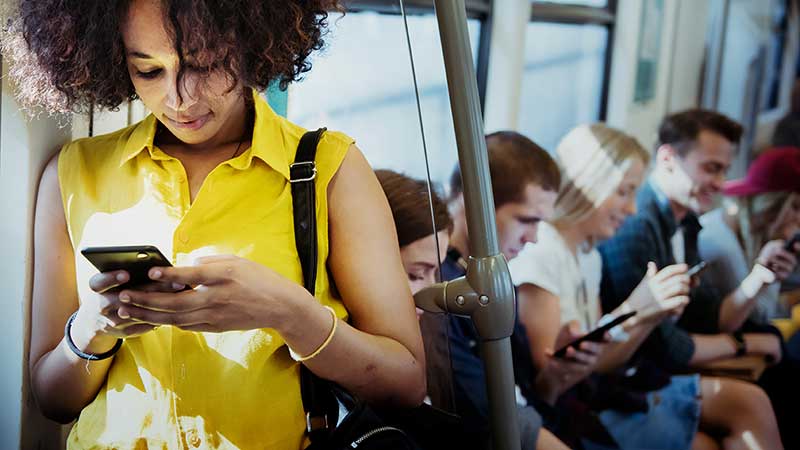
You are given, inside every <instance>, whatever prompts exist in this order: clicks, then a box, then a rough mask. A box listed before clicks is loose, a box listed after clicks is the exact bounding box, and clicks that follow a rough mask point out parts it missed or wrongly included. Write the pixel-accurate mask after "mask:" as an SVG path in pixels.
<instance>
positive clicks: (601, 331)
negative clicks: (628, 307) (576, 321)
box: [553, 311, 636, 358]
mask: <svg viewBox="0 0 800 450" xmlns="http://www.w3.org/2000/svg"><path fill="white" fill-rule="evenodd" d="M635 315H636V311H631V312H629V313H625V314H623V315H621V316H618V317H616V318H615V319H614V320H612V321H611V322H608V323H607V324H605V325H603V326H600V327H597V328H595V329H594V330H592V331H590V332H589V333H586V334H584V335H583V336H581V337H579V338H578V339H575V340H574V341H572V342H570V343H569V344H567V345H565V346H564V347H562V348H560V349H559V350H558V351H557V352H555V353H554V354H553V356H555V357H556V358H563V357H564V356H565V355H566V354H567V349H568V348H570V347H573V348H576V349H577V348H578V346H579V345H581V342H584V341H590V342H601V341H602V340H603V337H604V336H605V334H606V331H608V330H610V329H612V328H614V327H615V326H617V325H619V324H621V323H622V322H625V321H626V320H628V319H630V318H631V317H633V316H635Z"/></svg>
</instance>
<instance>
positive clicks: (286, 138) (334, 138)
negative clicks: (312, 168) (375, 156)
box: [280, 117, 355, 180]
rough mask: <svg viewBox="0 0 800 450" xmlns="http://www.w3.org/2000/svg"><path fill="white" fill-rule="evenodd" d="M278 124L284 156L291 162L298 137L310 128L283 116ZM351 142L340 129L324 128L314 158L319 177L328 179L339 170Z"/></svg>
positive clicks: (295, 150) (353, 141) (353, 142)
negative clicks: (279, 125)
mask: <svg viewBox="0 0 800 450" xmlns="http://www.w3.org/2000/svg"><path fill="white" fill-rule="evenodd" d="M280 124H281V134H282V135H283V142H284V149H285V151H286V157H287V160H288V161H290V162H291V161H294V158H295V155H296V153H297V146H298V144H299V143H300V138H301V137H303V134H305V133H306V132H307V131H310V130H308V129H306V128H303V127H301V126H300V125H297V124H295V123H293V122H291V121H289V120H288V119H286V118H283V117H281V118H280ZM353 144H355V139H353V138H351V137H350V136H348V135H347V134H345V133H342V132H340V131H334V130H326V131H325V133H323V135H322V137H321V138H320V141H319V143H318V144H317V153H316V158H315V160H316V163H317V169H318V170H319V175H320V177H322V178H323V179H326V180H330V179H331V178H332V177H333V175H334V174H335V173H336V172H337V171H338V170H339V167H340V166H341V164H342V161H344V157H345V156H346V155H347V151H348V150H349V149H350V147H351V146H352V145H353Z"/></svg>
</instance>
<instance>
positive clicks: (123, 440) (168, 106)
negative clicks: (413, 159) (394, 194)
mask: <svg viewBox="0 0 800 450" xmlns="http://www.w3.org/2000/svg"><path fill="white" fill-rule="evenodd" d="M336 6H337V5H335V4H333V2H329V1H323V0H318V1H290V0H287V1H281V2H275V1H270V2H261V1H233V2H212V1H197V2H178V1H171V0H163V1H162V0H132V1H125V2H92V3H91V4H87V5H86V6H85V7H84V5H83V4H81V6H80V7H78V5H77V4H76V3H74V2H62V1H49V0H46V1H42V0H35V1H34V0H22V1H20V2H19V4H18V19H17V20H16V22H15V23H14V26H13V29H12V35H11V36H10V37H9V39H10V41H7V42H6V47H8V46H9V45H19V46H21V48H20V47H17V48H16V51H15V52H14V58H15V59H16V60H15V61H14V69H13V70H12V73H13V74H14V76H15V77H16V78H17V82H18V83H19V86H20V89H21V99H22V100H25V99H28V100H30V99H39V100H54V101H55V103H57V104H56V105H55V106H53V104H52V103H50V104H48V105H45V106H50V107H51V108H53V109H57V108H59V107H60V108H62V109H63V108H68V109H73V110H76V109H84V108H86V107H87V106H88V105H91V104H94V105H98V106H104V107H109V108H111V107H115V106H117V105H119V104H120V103H122V102H123V101H126V100H129V99H135V98H138V99H141V100H142V102H143V103H144V105H145V106H146V107H147V108H148V109H149V110H150V111H151V112H152V114H151V115H149V116H148V117H147V118H146V119H145V120H143V121H142V122H140V123H138V124H135V125H133V126H131V127H129V128H126V129H123V130H120V131H117V132H114V133H111V134H108V135H104V136H97V137H92V138H88V139H82V140H79V141H76V142H73V143H71V144H68V145H66V146H65V147H64V148H63V149H62V150H61V152H60V153H59V154H58V155H57V156H56V157H54V158H53V159H52V161H51V162H50V163H49V164H48V166H47V168H46V169H45V171H44V174H43V176H42V180H41V184H40V189H39V196H38V202H37V206H36V229H35V242H34V247H35V259H36V266H35V268H34V286H33V305H32V324H31V327H32V330H31V336H32V339H31V345H30V369H31V377H32V389H33V393H34V395H35V397H36V399H37V401H38V404H39V406H40V408H41V410H42V411H43V412H44V413H45V414H46V415H47V416H48V417H51V418H53V419H56V420H60V421H63V422H68V421H71V420H73V419H75V418H77V423H76V424H75V426H74V427H73V428H72V431H71V433H70V436H69V440H68V447H69V448H71V449H78V448H110V447H114V448H125V449H131V448H145V447H147V448H155V447H158V448H162V447H164V448H167V447H168V448H182V447H186V446H192V447H201V448H223V447H224V448H301V447H303V446H304V445H305V444H306V443H307V439H306V437H305V436H304V432H305V427H306V424H305V414H304V411H303V406H302V402H301V398H300V387H299V377H298V374H299V367H300V364H301V363H302V364H304V365H305V366H306V367H308V368H309V369H310V370H311V371H312V372H314V373H315V374H317V375H318V376H320V377H322V378H326V379H330V380H333V381H334V382H336V383H339V384H340V385H342V386H344V387H345V388H347V389H348V390H350V391H352V392H353V393H355V394H356V395H358V396H359V397H361V398H363V399H365V400H367V401H370V402H373V403H381V404H390V405H407V406H412V405H418V404H420V403H421V401H422V399H423V397H424V395H425V364H424V357H423V348H422V340H421V336H420V331H419V326H418V324H417V321H416V318H415V316H414V308H413V301H412V298H411V293H410V291H409V288H408V283H407V282H406V277H405V275H404V272H403V266H402V264H401V259H400V255H399V252H398V247H397V240H396V235H395V232H394V227H393V226H392V218H391V213H390V211H389V208H388V205H387V204H386V199H385V197H384V195H383V193H382V192H381V188H380V185H379V184H378V182H377V180H376V179H375V176H374V174H373V172H372V170H371V168H370V167H369V165H368V164H367V162H366V160H365V159H364V157H363V156H362V154H361V152H360V151H359V150H358V149H357V148H356V147H355V145H354V143H353V140H352V139H350V138H349V137H347V136H345V135H344V134H341V133H336V132H327V133H325V134H324V136H323V137H322V139H321V141H320V142H319V146H318V151H317V158H316V169H317V173H316V181H315V185H316V195H317V211H318V216H317V217H318V219H317V220H318V223H317V225H318V226H317V233H318V236H317V238H318V241H319V262H318V266H317V273H318V275H317V281H316V296H315V297H312V296H311V295H309V294H308V292H307V291H306V290H304V289H303V287H302V272H301V268H300V265H299V262H298V257H297V251H296V246H295V242H294V228H293V219H292V197H291V187H290V183H289V178H290V173H289V165H290V164H291V163H292V161H293V160H294V156H295V151H296V148H297V145H298V141H299V139H300V136H301V135H302V134H303V132H304V131H305V130H302V129H301V128H299V127H297V126H295V125H293V124H291V123H289V122H288V121H286V120H285V119H283V118H281V117H279V116H277V115H276V114H275V113H274V112H273V111H272V110H271V109H270V108H269V106H268V105H267V103H266V102H265V101H264V100H263V99H262V97H261V96H260V95H259V94H258V91H261V90H263V89H265V88H266V87H267V85H268V84H269V83H270V82H272V81H274V80H280V81H281V82H283V83H287V82H290V81H293V80H295V79H297V78H298V77H299V76H300V74H301V73H303V72H305V71H307V70H309V68H310V63H309V62H308V60H307V57H308V56H309V54H310V53H311V52H312V51H313V50H316V49H318V48H319V47H320V46H321V45H322V40H321V35H322V32H323V31H324V27H325V22H326V11H327V10H328V9H329V8H332V7H336ZM4 54H5V53H4ZM42 94H46V95H42ZM127 244H150V245H155V246H157V247H158V248H159V249H160V250H161V252H162V253H164V254H165V255H167V256H168V258H170V259H171V261H172V263H173V264H174V265H175V267H162V268H154V269H152V270H150V272H149V277H150V279H151V280H152V282H151V283H149V284H146V285H139V286H127V285H125V284H124V283H125V282H126V281H127V280H128V279H129V276H130V275H129V274H128V273H126V272H125V271H115V272H110V273H96V271H94V270H93V269H92V268H91V266H90V265H89V264H88V262H86V261H85V260H84V259H83V257H82V256H81V255H80V252H79V250H80V249H81V248H83V247H86V246H100V245H127ZM376 260H381V261H383V263H382V264H363V261H376ZM334 284H335V286H336V289H333V287H332V286H333V285H334ZM186 286H188V287H191V288H192V289H188V290H183V289H184V287H186ZM68 319H69V320H68ZM65 324H67V326H66V332H65ZM82 358H88V359H82ZM299 361H301V362H299Z"/></svg>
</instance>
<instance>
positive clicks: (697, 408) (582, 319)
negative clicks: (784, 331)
mask: <svg viewBox="0 0 800 450" xmlns="http://www.w3.org/2000/svg"><path fill="white" fill-rule="evenodd" d="M557 158H558V162H559V167H560V170H561V176H562V182H561V188H560V191H559V196H558V200H557V202H556V208H555V214H554V217H553V220H552V221H551V223H550V224H542V226H541V228H540V235H539V243H538V244H536V245H528V246H526V247H525V249H524V250H523V251H522V252H521V253H520V255H519V257H518V258H516V259H515V260H513V261H512V262H511V271H512V277H513V279H514V283H515V284H516V285H517V286H518V287H519V291H518V292H519V311H520V320H521V322H522V323H523V324H524V325H525V328H526V331H527V334H528V339H529V341H530V347H531V358H532V359H533V363H534V365H535V366H536V367H537V368H538V370H539V372H538V378H539V379H537V386H540V387H541V393H542V394H543V395H549V396H550V399H549V400H550V401H551V402H552V401H553V395H554V394H558V395H561V394H563V393H564V392H566V391H567V390H568V389H570V388H571V387H572V386H573V385H574V384H576V383H577V382H579V381H580V380H548V377H547V373H548V366H550V365H551V364H554V363H556V364H557V363H559V362H556V360H558V359H559V358H555V357H553V355H552V351H553V350H554V349H555V348H559V347H561V346H562V345H564V344H565V343H566V342H564V341H565V340H566V339H565V337H567V336H569V337H571V336H572V335H574V334H576V333H575V332H576V331H577V330H580V333H579V334H581V333H585V332H587V331H589V330H591V329H593V328H595V327H596V326H597V325H598V322H602V321H603V318H602V317H601V315H602V313H601V306H600V296H599V291H600V278H601V274H602V261H601V258H600V256H599V254H598V252H597V250H596V249H595V248H594V243H595V242H597V241H600V240H604V239H608V238H610V237H612V236H613V235H614V234H615V233H616V231H617V229H618V228H619V227H620V225H622V223H623V221H624V220H625V218H626V217H627V216H629V215H631V214H633V213H634V212H635V193H636V190H637V188H638V187H639V185H640V184H641V182H642V179H643V177H644V172H645V169H646V167H647V164H648V162H649V155H648V153H647V152H646V151H645V150H644V148H642V146H641V145H640V144H639V143H638V142H637V141H636V140H635V139H633V138H631V137H629V136H627V135H625V134H624V133H622V132H620V131H618V130H615V129H612V128H610V127H608V126H606V125H603V124H595V125H583V126H579V127H577V128H575V129H573V130H572V131H571V132H570V133H569V134H567V136H565V137H564V139H562V141H561V143H560V144H559V146H558V149H557ZM686 272H687V267H686V265H684V264H677V265H673V266H668V267H664V268H662V269H661V270H660V271H657V270H656V267H655V265H654V264H652V263H651V264H650V265H649V267H648V272H647V275H646V276H645V278H644V279H643V280H642V282H641V283H640V284H639V287H638V288H637V289H636V290H634V292H633V293H632V294H631V296H630V297H629V298H628V299H627V300H626V301H625V302H623V303H622V304H621V305H620V306H619V307H618V308H617V309H616V310H615V311H612V312H611V313H610V315H612V316H616V315H618V314H622V313H624V312H627V311H636V312H637V315H636V316H635V318H634V319H631V320H629V321H627V322H626V323H624V324H623V326H622V328H623V330H617V331H616V332H612V333H611V335H612V342H611V343H609V345H607V346H605V348H604V349H603V350H602V353H601V354H600V355H599V358H598V360H597V363H596V364H595V365H594V366H593V367H592V366H589V367H587V369H586V373H585V375H584V377H588V376H589V375H590V374H591V372H599V373H603V374H612V373H617V374H619V373H621V372H622V371H623V369H626V368H628V369H629V368H630V366H632V364H629V360H630V359H631V357H632V356H633V354H634V352H635V351H636V350H637V348H638V346H639V345H640V344H641V343H642V342H643V341H644V339H645V338H646V337H647V336H648V335H649V334H650V332H651V331H652V330H653V328H654V327H655V326H656V325H657V324H658V323H660V322H661V321H662V320H664V319H667V318H668V317H670V316H674V315H678V314H680V313H681V311H682V308H683V306H685V305H686V302H687V301H688V297H687V295H688V291H689V285H690V278H689V276H688V275H687V273H686ZM612 331H613V330H612ZM567 358H569V355H568V356H567ZM633 367H636V366H633ZM630 372H631V371H630V370H628V373H630ZM620 379H621V381H620V382H621V383H622V385H623V386H624V385H625V383H630V382H631V378H626V377H620ZM593 380H594V381H595V382H601V383H602V382H603V381H602V378H600V377H593ZM708 381H709V382H711V381H713V382H714V383H717V384H716V386H717V388H718V390H717V391H713V390H712V389H711V384H707V383H706V381H701V380H700V377H698V376H696V375H688V376H675V377H671V378H667V379H665V380H664V382H663V383H661V384H660V385H657V386H647V387H645V389H644V390H643V389H642V386H639V387H638V389H636V390H635V391H637V392H638V393H639V396H640V397H643V396H645V395H646V398H640V400H641V402H640V403H639V407H638V408H635V407H634V408H631V407H630V406H631V405H630V404H629V403H628V402H625V403H626V405H622V403H623V402H622V401H619V402H617V403H613V401H612V403H611V404H616V405H618V406H616V407H611V408H605V409H602V408H597V409H602V412H600V419H601V421H602V422H603V424H604V425H605V427H606V428H607V429H608V431H609V433H610V434H611V435H612V436H613V437H614V439H615V440H616V441H617V443H618V445H619V446H620V447H621V448H623V449H625V448H631V449H633V448H665V449H666V448H669V449H674V448H690V447H691V448H719V447H718V445H717V442H715V441H714V440H712V439H711V438H710V437H709V436H708V435H706V434H704V433H701V432H698V428H699V427H702V426H705V425H707V426H709V427H715V428H716V427H720V429H725V430H729V434H728V435H727V436H726V437H725V440H724V443H725V445H726V446H727V445H736V444H737V442H736V439H743V433H745V432H746V431H747V430H748V429H749V431H750V432H751V433H753V435H754V437H755V439H756V441H757V442H760V443H764V444H765V445H764V446H763V447H762V448H775V447H771V446H770V445H774V444H775V439H774V435H775V434H776V433H777V430H776V429H775V424H774V417H772V416H771V411H770V413H769V414H762V416H767V419H763V417H762V420H758V418H757V417H756V416H755V414H756V411H755V410H754V409H753V408H748V405H749V403H748V402H740V403H737V402H736V400H737V399H738V398H740V397H739V396H738V395H735V394H737V393H739V391H741V393H742V395H749V394H748V393H750V392H751V391H755V392H756V393H759V392H760V391H758V390H757V388H749V386H744V384H743V383H738V382H734V381H730V380H724V381H723V380H708ZM553 386H555V388H553ZM608 386H609V387H610V386H611V385H608ZM707 386H708V389H706V387H707ZM604 388H605V387H604ZM600 390H603V389H600ZM647 391H649V392H648V393H647V394H641V392H647ZM632 392H633V390H628V391H626V394H625V395H626V396H628V397H630V395H631V393H632ZM760 394H761V395H762V396H763V392H760ZM616 395H622V394H621V393H618V394H616ZM633 395H634V397H635V396H636V394H633ZM756 395H757V394H756ZM701 396H702V397H703V399H704V402H703V404H702V405H701V403H700V400H699V398H700V397H701ZM585 397H586V396H585V395H584V396H583V398H582V400H583V401H585V402H587V403H589V404H593V403H596V402H594V401H593V399H591V398H585ZM732 402H733V403H732ZM608 404H609V403H606V405H608ZM709 404H710V406H711V407H709ZM721 405H727V406H728V407H730V406H731V405H737V410H736V412H734V413H731V414H730V415H729V416H725V415H724V414H719V411H720V408H721ZM623 406H625V407H623ZM770 418H771V421H770V420H769V419H770ZM740 419H741V420H740ZM762 422H763V423H762ZM751 425H752V426H751ZM748 427H749V428H748ZM770 432H771V434H770ZM738 443H740V442H738ZM585 444H586V447H587V448H594V447H593V444H592V443H585ZM777 446H778V447H779V446H780V443H779V441H778V444H777Z"/></svg>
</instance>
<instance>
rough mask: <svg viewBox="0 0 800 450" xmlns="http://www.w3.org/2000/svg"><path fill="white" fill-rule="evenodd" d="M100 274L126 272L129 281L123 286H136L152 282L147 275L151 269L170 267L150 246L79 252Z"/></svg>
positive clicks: (86, 249)
mask: <svg viewBox="0 0 800 450" xmlns="http://www.w3.org/2000/svg"><path fill="white" fill-rule="evenodd" d="M81 254H83V256H84V257H86V259H88V260H89V262H91V263H92V264H93V265H94V266H95V267H96V268H97V270H99V271H100V272H111V271H114V270H126V271H127V272H128V273H129V274H130V276H131V279H130V281H128V282H127V283H125V284H124V286H136V285H142V284H145V283H149V282H150V281H152V280H151V279H150V277H149V276H147V273H148V272H149V271H150V269H151V268H153V267H169V266H172V264H171V263H170V261H169V260H168V259H167V258H166V257H165V256H164V255H163V254H162V253H161V252H160V251H159V250H158V249H157V248H156V247H154V246H152V245H127V246H110V247H86V248H84V249H82V250H81Z"/></svg>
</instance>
